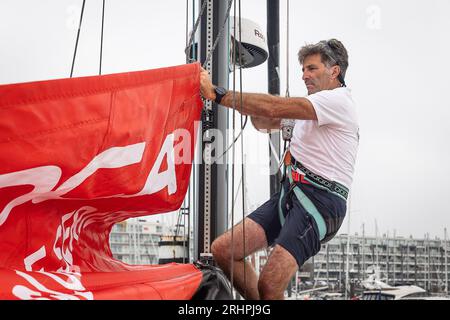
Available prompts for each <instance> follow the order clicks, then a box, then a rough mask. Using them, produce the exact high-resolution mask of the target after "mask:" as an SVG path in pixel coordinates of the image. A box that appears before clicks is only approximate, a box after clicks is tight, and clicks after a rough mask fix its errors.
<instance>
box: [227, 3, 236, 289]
mask: <svg viewBox="0 0 450 320" xmlns="http://www.w3.org/2000/svg"><path fill="white" fill-rule="evenodd" d="M231 3H233V1H230V3H229V4H231ZM228 8H229V9H230V8H231V6H229V7H228ZM229 13H230V12H229V11H228V12H227V17H228V16H229ZM233 24H234V30H233V32H234V39H236V1H234V19H233ZM235 115H236V41H234V43H233V111H232V117H233V130H232V131H233V139H235V135H236V132H235V130H236V117H235ZM235 153H236V150H235V144H234V143H233V147H232V158H231V196H232V198H231V266H230V270H231V277H230V278H231V279H230V280H231V295H232V296H234V290H233V288H234V205H235V201H234V161H235Z"/></svg>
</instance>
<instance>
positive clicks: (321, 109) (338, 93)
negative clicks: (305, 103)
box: [306, 88, 354, 128]
mask: <svg viewBox="0 0 450 320" xmlns="http://www.w3.org/2000/svg"><path fill="white" fill-rule="evenodd" d="M344 90H345V89H344ZM306 99H308V100H309V101H310V102H311V104H312V105H313V107H314V110H315V111H316V114H317V121H318V124H319V127H321V126H326V125H328V126H333V127H336V128H348V127H349V125H353V124H354V121H353V116H352V113H353V111H354V110H353V106H352V103H351V100H350V99H349V98H348V97H347V96H346V94H345V92H343V88H342V89H341V88H339V89H334V90H323V91H320V92H317V93H314V94H311V95H309V96H308V97H306Z"/></svg>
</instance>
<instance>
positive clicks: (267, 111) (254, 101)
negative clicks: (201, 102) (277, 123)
mask: <svg viewBox="0 0 450 320" xmlns="http://www.w3.org/2000/svg"><path fill="white" fill-rule="evenodd" d="M200 81H201V82H200V89H201V92H202V95H203V97H204V98H206V99H209V100H215V99H216V93H215V91H214V85H213V84H212V83H211V80H210V78H209V75H208V72H207V71H206V70H203V71H202V72H201V75H200ZM241 102H242V105H241ZM220 104H221V105H223V106H225V107H229V108H235V109H236V110H237V111H239V112H240V113H242V114H244V115H249V116H256V117H263V118H268V119H274V120H275V119H278V120H280V119H302V120H317V115H316V112H315V110H314V107H313V106H312V104H311V102H310V101H309V100H308V99H305V98H281V97H277V96H273V95H269V94H260V93H242V94H241V93H238V92H236V93H233V92H232V91H228V93H227V94H226V95H225V96H224V97H223V98H222V101H221V103H220Z"/></svg>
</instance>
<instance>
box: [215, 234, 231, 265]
mask: <svg viewBox="0 0 450 320" xmlns="http://www.w3.org/2000/svg"><path fill="white" fill-rule="evenodd" d="M228 248H229V245H228V243H227V240H226V237H225V236H224V235H222V236H220V237H218V238H217V239H216V240H214V241H213V243H212V244H211V253H212V254H213V256H214V259H216V260H223V259H229V258H230V253H229V250H228Z"/></svg>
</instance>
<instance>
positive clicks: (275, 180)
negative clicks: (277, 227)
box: [267, 0, 281, 195]
mask: <svg viewBox="0 0 450 320" xmlns="http://www.w3.org/2000/svg"><path fill="white" fill-rule="evenodd" d="M267 45H268V47H269V60H268V64H267V68H268V92H269V94H273V95H277V96H279V95H280V75H279V71H280V1H279V0H267ZM269 137H270V141H271V143H272V145H273V147H274V149H275V150H272V148H271V146H270V145H269V156H270V173H271V175H270V194H271V195H272V194H274V193H276V192H278V191H280V180H281V175H280V173H279V171H276V174H272V173H274V172H275V170H277V168H278V163H277V160H276V159H280V134H279V133H278V132H277V133H271V134H270V135H269Z"/></svg>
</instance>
